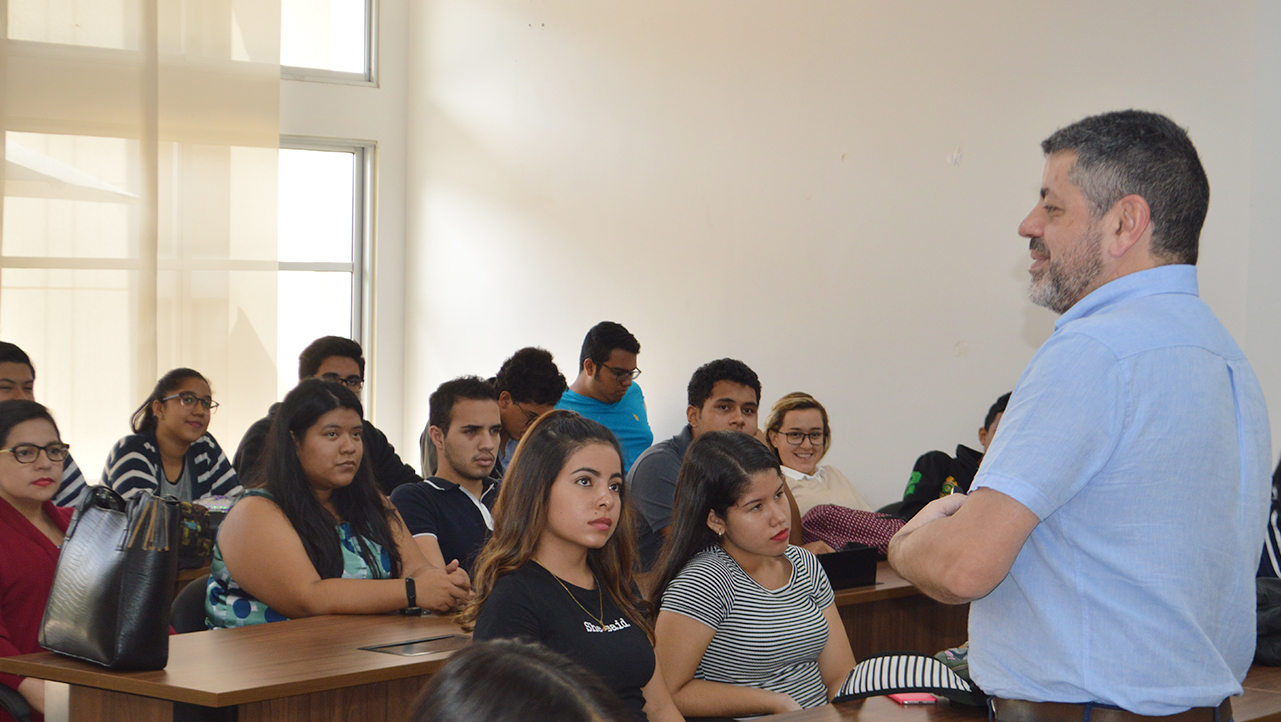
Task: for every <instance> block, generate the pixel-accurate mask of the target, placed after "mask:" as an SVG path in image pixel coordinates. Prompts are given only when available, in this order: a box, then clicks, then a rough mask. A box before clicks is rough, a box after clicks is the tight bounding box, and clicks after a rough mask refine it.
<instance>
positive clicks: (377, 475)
mask: <svg viewBox="0 0 1281 722" xmlns="http://www.w3.org/2000/svg"><path fill="white" fill-rule="evenodd" d="M303 379H322V380H324V381H333V382H336V383H340V384H343V385H344V386H346V387H347V388H349V389H351V390H352V392H353V393H355V394H357V395H359V394H360V390H361V389H362V388H364V385H365V356H364V352H363V351H362V350H361V348H360V344H358V343H356V342H355V341H352V340H351V339H349V338H343V337H341V336H323V337H321V338H318V339H316V340H315V341H312V342H311V344H309V345H308V346H307V348H305V349H303V351H302V353H301V354H299V355H298V380H299V381H301V380H303ZM279 408H280V404H272V405H271V408H269V409H267V415H266V416H265V417H264V418H261V419H259V420H257V421H255V422H254V423H253V425H252V426H250V427H249V429H248V430H247V431H245V435H244V436H243V437H241V439H240V446H238V447H237V448H236V456H235V458H234V460H233V462H232V465H233V466H235V467H236V471H237V473H239V474H240V475H241V476H244V477H246V478H248V477H249V476H251V474H250V472H251V471H252V469H253V466H254V464H255V463H257V461H258V458H259V457H260V456H261V455H262V453H263V444H264V443H265V442H266V439H267V432H268V430H270V429H271V419H272V417H274V416H275V415H276V410H277V409H279ZM364 424H365V436H364V444H365V456H367V457H369V463H370V464H371V465H372V469H373V473H374V480H375V481H376V482H378V487H379V488H380V489H382V490H383V493H384V494H390V493H391V490H392V489H395V488H396V487H398V486H400V485H401V484H409V483H412V482H415V481H421V480H422V478H421V477H419V476H418V474H417V473H416V472H415V471H414V468H413V467H412V466H410V465H408V464H406V463H405V462H403V461H401V460H400V457H399V456H397V455H396V449H395V447H393V446H392V445H391V442H390V441H388V440H387V435H386V434H384V433H383V432H381V431H379V430H378V429H377V428H376V427H375V426H374V425H373V424H372V423H370V422H369V420H368V419H366V420H365V421H364Z"/></svg>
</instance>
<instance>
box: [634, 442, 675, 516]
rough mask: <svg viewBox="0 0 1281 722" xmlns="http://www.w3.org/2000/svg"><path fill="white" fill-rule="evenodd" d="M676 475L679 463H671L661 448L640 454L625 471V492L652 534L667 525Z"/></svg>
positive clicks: (673, 498) (670, 513) (670, 514)
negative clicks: (651, 530)
mask: <svg viewBox="0 0 1281 722" xmlns="http://www.w3.org/2000/svg"><path fill="white" fill-rule="evenodd" d="M679 473H680V463H679V462H676V463H675V464H673V462H672V459H670V458H669V455H668V454H667V453H666V450H665V449H654V451H652V452H650V453H649V454H645V455H642V456H641V458H639V459H637V460H636V462H635V463H634V464H632V468H631V470H630V471H629V472H628V485H627V486H628V489H627V490H628V492H629V494H630V495H631V497H632V499H634V500H635V502H636V508H637V509H638V510H640V513H641V516H642V517H644V519H645V522H646V523H647V524H649V527H650V528H651V529H653V530H654V531H659V530H661V529H663V528H665V527H666V526H667V525H668V524H670V523H671V520H672V503H673V501H674V500H675V497H676V477H677V476H678V475H679Z"/></svg>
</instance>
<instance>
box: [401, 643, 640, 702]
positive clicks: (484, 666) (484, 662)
mask: <svg viewBox="0 0 1281 722" xmlns="http://www.w3.org/2000/svg"><path fill="white" fill-rule="evenodd" d="M409 719H410V722H630V720H631V719H632V714H631V713H630V712H628V711H627V708H626V707H624V706H623V702H622V700H620V699H618V695H616V694H614V693H613V692H612V691H611V690H610V689H609V688H608V687H606V686H605V685H604V683H603V682H601V680H600V678H599V677H597V676H596V675H594V674H591V673H589V672H588V671H587V670H585V669H583V668H582V667H581V666H579V665H577V664H575V663H574V662H571V661H570V660H568V659H566V658H565V657H564V655H560V654H557V653H555V652H553V651H551V650H550V649H548V648H546V647H544V646H543V645H541V644H535V643H529V642H520V641H516V640H511V639H495V640H493V641H491V642H477V643H475V644H472V645H471V646H470V647H468V648H467V649H464V650H462V651H461V652H458V653H457V654H455V655H454V656H452V657H450V658H449V661H448V662H446V663H445V666H444V667H441V669H440V671H439V672H437V673H436V674H434V675H432V678H431V681H430V682H429V683H428V684H427V687H426V689H424V690H423V693H422V695H420V696H419V697H418V701H417V702H415V703H414V708H413V710H411V711H410V713H409Z"/></svg>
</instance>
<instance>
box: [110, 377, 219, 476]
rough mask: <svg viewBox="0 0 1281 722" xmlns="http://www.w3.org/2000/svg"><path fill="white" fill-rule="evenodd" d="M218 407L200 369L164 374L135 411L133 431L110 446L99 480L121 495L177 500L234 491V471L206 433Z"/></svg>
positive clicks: (212, 438) (215, 442) (215, 443)
mask: <svg viewBox="0 0 1281 722" xmlns="http://www.w3.org/2000/svg"><path fill="white" fill-rule="evenodd" d="M216 408H218V404H217V402H215V401H214V400H213V392H212V391H210V389H209V381H208V380H206V379H205V377H204V376H202V375H201V374H200V372H199V371H195V370H193V369H187V368H177V369H174V370H172V371H170V372H169V373H167V374H165V375H164V376H162V377H161V378H160V381H159V382H157V383H156V388H155V389H153V390H152V392H151V396H148V397H147V400H146V401H144V402H143V403H142V406H140V407H138V410H137V411H135V412H134V413H133V420H132V427H133V431H134V433H132V434H130V435H129V436H126V437H124V438H123V439H121V440H120V441H117V442H116V445H115V446H113V447H111V452H110V453H109V454H107V463H106V465H105V466H104V467H103V470H102V483H103V484H105V485H107V486H110V487H111V488H112V489H114V490H115V491H116V492H117V493H119V494H120V495H121V496H123V497H125V498H128V497H131V496H133V495H135V494H137V493H139V492H141V491H150V492H151V493H153V494H156V495H159V496H174V497H177V498H178V499H179V500H181V501H195V500H197V499H199V498H201V497H204V496H210V495H223V496H231V495H233V494H238V493H239V492H240V482H239V481H238V480H237V479H236V470H235V469H233V468H231V462H229V461H228V460H227V455H226V454H224V453H222V447H220V446H218V442H217V441H215V440H214V437H213V436H212V435H211V434H210V433H209V418H210V416H211V415H212V414H213V411H214V409H216Z"/></svg>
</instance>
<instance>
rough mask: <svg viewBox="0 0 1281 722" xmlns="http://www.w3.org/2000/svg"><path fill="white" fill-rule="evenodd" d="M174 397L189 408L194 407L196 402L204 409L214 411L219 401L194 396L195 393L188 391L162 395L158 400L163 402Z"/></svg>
mask: <svg viewBox="0 0 1281 722" xmlns="http://www.w3.org/2000/svg"><path fill="white" fill-rule="evenodd" d="M174 399H177V400H178V403H180V404H182V405H183V406H186V407H187V408H189V409H191V408H195V406H196V404H197V403H199V404H200V405H201V406H203V407H205V410H206V411H214V410H215V409H217V408H218V406H219V403H218V402H217V401H214V400H213V399H202V398H200V397H199V396H196V395H195V394H193V393H191V392H190V391H183V392H181V393H176V394H171V395H169V396H166V397H164V398H163V399H160V402H161V403H164V402H165V401H173V400H174Z"/></svg>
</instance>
